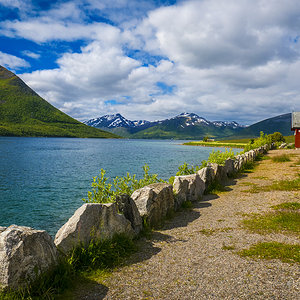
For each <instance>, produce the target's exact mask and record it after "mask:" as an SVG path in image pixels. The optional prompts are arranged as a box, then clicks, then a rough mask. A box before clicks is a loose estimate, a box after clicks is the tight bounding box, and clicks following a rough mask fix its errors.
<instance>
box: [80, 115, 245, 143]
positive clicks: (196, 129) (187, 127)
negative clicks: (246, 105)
mask: <svg viewBox="0 0 300 300" xmlns="http://www.w3.org/2000/svg"><path fill="white" fill-rule="evenodd" d="M84 123H85V124H87V125H89V126H93V127H96V128H101V129H103V130H108V131H110V132H113V133H115V134H118V135H120V136H123V137H130V138H153V139H154V138H155V139H161V138H163V139H164V138H165V139H169V138H176V139H202V138H203V137H204V136H211V137H224V136H230V135H236V134H238V133H239V132H240V130H241V129H242V128H244V127H245V126H242V125H239V124H238V123H237V122H234V121H233V122H223V121H214V122H211V121H208V120H206V119H205V118H203V117H200V116H198V115H197V114H195V113H181V114H179V115H177V116H175V117H173V118H170V119H165V120H162V121H154V122H150V121H146V120H135V121H131V120H128V119H126V118H124V117H123V116H122V115H121V114H115V115H105V116H102V117H100V118H95V119H91V120H88V121H86V122H84Z"/></svg>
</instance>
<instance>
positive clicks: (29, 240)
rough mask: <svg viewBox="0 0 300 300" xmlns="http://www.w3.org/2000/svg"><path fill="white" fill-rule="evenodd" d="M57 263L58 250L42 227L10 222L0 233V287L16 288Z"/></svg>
mask: <svg viewBox="0 0 300 300" xmlns="http://www.w3.org/2000/svg"><path fill="white" fill-rule="evenodd" d="M56 263H57V249H56V247H55V245H54V243H53V240H52V238H51V237H50V235H49V234H48V233H47V232H46V231H44V230H34V229H32V228H30V227H23V226H17V225H11V226H9V227H7V228H6V229H5V230H3V227H2V228H1V233H0V286H2V287H11V288H17V287H20V286H23V285H25V284H26V283H29V282H30V281H32V280H34V279H35V278H36V276H37V275H39V274H41V273H42V272H44V271H46V270H47V269H48V268H50V267H51V266H53V265H55V264H56Z"/></svg>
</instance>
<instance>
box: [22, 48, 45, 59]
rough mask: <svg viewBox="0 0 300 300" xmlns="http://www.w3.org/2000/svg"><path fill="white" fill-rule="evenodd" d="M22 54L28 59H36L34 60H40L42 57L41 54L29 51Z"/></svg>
mask: <svg viewBox="0 0 300 300" xmlns="http://www.w3.org/2000/svg"><path fill="white" fill-rule="evenodd" d="M22 54H23V55H26V56H28V57H31V58H34V59H39V58H40V57H41V55H40V54H38V53H34V52H32V51H29V50H25V51H22Z"/></svg>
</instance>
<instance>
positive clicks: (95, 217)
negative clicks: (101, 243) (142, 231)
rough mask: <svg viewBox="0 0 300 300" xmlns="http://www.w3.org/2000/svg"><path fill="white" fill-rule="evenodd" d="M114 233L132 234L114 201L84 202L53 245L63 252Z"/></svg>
mask: <svg viewBox="0 0 300 300" xmlns="http://www.w3.org/2000/svg"><path fill="white" fill-rule="evenodd" d="M116 233H125V234H128V235H129V236H132V235H134V232H133V230H132V228H131V224H130V221H128V220H127V219H126V218H125V217H124V216H123V215H121V214H118V212H117V206H116V204H115V203H86V204H83V205H82V206H81V207H80V208H78V209H77V210H76V212H75V213H74V215H73V216H72V217H71V218H70V219H69V220H68V222H67V223H66V224H65V225H63V226H62V227H61V228H60V229H59V230H58V232H57V234H56V236H55V240H54V243H55V245H56V246H57V247H58V248H59V249H60V250H61V251H63V252H64V253H68V252H69V251H70V250H72V249H73V248H74V247H77V246H79V245H81V244H83V245H84V246H87V245H88V244H89V242H90V241H91V240H101V239H110V238H112V237H113V235H114V234H116Z"/></svg>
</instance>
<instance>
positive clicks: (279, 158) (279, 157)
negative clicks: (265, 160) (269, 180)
mask: <svg viewBox="0 0 300 300" xmlns="http://www.w3.org/2000/svg"><path fill="white" fill-rule="evenodd" d="M271 159H272V161H273V162H276V163H281V162H287V161H291V159H290V156H289V155H287V154H282V155H276V156H273V157H272V158H271Z"/></svg>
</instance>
